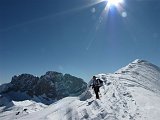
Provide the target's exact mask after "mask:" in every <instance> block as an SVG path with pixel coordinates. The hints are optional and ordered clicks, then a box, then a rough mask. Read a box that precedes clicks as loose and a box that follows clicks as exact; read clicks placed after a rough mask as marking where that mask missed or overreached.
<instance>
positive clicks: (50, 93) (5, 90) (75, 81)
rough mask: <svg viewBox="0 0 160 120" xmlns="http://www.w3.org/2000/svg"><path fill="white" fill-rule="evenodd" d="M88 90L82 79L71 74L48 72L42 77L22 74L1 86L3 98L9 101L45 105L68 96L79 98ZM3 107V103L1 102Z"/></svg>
mask: <svg viewBox="0 0 160 120" xmlns="http://www.w3.org/2000/svg"><path fill="white" fill-rule="evenodd" d="M86 88H87V83H85V82H84V81H83V79H81V78H77V77H75V76H72V75H70V74H65V75H63V74H62V73H59V72H54V71H48V72H46V74H45V75H42V76H41V77H36V76H33V75H31V74H21V75H19V76H14V77H12V80H11V82H10V83H7V84H3V85H1V86H0V94H1V98H2V97H5V98H6V99H7V100H8V101H12V100H14V101H23V100H28V99H29V100H34V101H38V102H42V103H44V104H51V103H53V102H54V101H57V100H59V99H62V98H64V97H67V96H78V95H80V94H81V93H82V92H84V91H85V89H86ZM1 105H3V102H1Z"/></svg>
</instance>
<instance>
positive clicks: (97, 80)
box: [90, 76, 103, 99]
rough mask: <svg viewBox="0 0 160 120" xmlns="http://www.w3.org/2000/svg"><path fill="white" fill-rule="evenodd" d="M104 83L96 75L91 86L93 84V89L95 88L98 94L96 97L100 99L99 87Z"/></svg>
mask: <svg viewBox="0 0 160 120" xmlns="http://www.w3.org/2000/svg"><path fill="white" fill-rule="evenodd" d="M102 85H103V81H102V80H100V79H97V78H96V76H93V78H92V83H91V85H90V86H92V89H94V92H95V94H96V99H99V94H98V93H99V92H100V91H99V88H100V87H101V86H102Z"/></svg>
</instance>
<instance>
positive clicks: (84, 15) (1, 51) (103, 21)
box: [0, 0, 160, 83]
mask: <svg viewBox="0 0 160 120" xmlns="http://www.w3.org/2000/svg"><path fill="white" fill-rule="evenodd" d="M106 4H107V2H106V1H102V0H0V83H6V82H9V81H10V80H11V77H12V76H13V75H17V74H21V73H30V74H33V75H37V76H40V75H43V74H45V72H47V71H58V72H62V73H69V74H71V75H75V76H78V77H81V78H83V79H85V80H86V81H88V80H89V79H90V78H91V77H92V75H94V74H98V73H108V72H109V73H112V72H115V71H116V70H118V69H119V68H121V67H123V66H125V65H127V64H128V63H130V62H132V61H133V60H135V59H137V58H139V59H145V60H148V61H150V62H152V63H154V64H156V65H157V66H160V1H159V0H125V1H124V3H121V4H120V5H119V6H117V7H116V6H114V5H111V6H110V7H109V8H108V7H107V6H106Z"/></svg>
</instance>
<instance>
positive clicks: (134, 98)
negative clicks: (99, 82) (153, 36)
mask: <svg viewBox="0 0 160 120" xmlns="http://www.w3.org/2000/svg"><path fill="white" fill-rule="evenodd" d="M96 76H97V77H99V78H100V79H103V81H104V86H102V87H101V88H100V100H96V99H95V94H94V92H93V90H92V88H89V87H88V89H87V91H85V92H84V93H83V94H82V95H80V96H79V97H66V98H64V99H62V100H59V101H58V102H56V103H53V104H51V105H49V106H45V107H44V106H43V105H42V106H43V107H42V106H41V105H40V103H35V102H34V103H32V101H23V102H15V101H14V102H13V104H14V105H15V106H19V108H21V112H20V114H18V115H16V114H15V112H12V110H8V111H7V112H6V111H5V112H1V113H0V119H1V120H14V119H16V120H159V118H160V68H159V67H157V66H155V65H153V64H151V63H149V62H147V61H144V60H135V61H134V62H132V63H130V64H129V65H127V66H126V67H124V68H122V69H120V70H118V71H116V72H115V73H114V74H99V75H96ZM34 105H35V106H34ZM29 106H31V107H29ZM33 106H34V107H33ZM37 106H39V107H38V111H37V112H35V111H36V110H35V108H36V107H37ZM26 107H27V109H28V111H29V112H28V113H25V111H24V108H26ZM16 108H17V107H16ZM31 108H33V109H34V110H33V111H32V109H31ZM11 109H14V108H13V107H12V108H11ZM14 110H15V109H14ZM22 110H23V111H22ZM18 111H20V110H18ZM11 113H12V114H11Z"/></svg>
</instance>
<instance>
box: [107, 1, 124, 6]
mask: <svg viewBox="0 0 160 120" xmlns="http://www.w3.org/2000/svg"><path fill="white" fill-rule="evenodd" d="M106 1H107V6H108V7H111V6H118V5H119V4H121V3H123V0H106Z"/></svg>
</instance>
